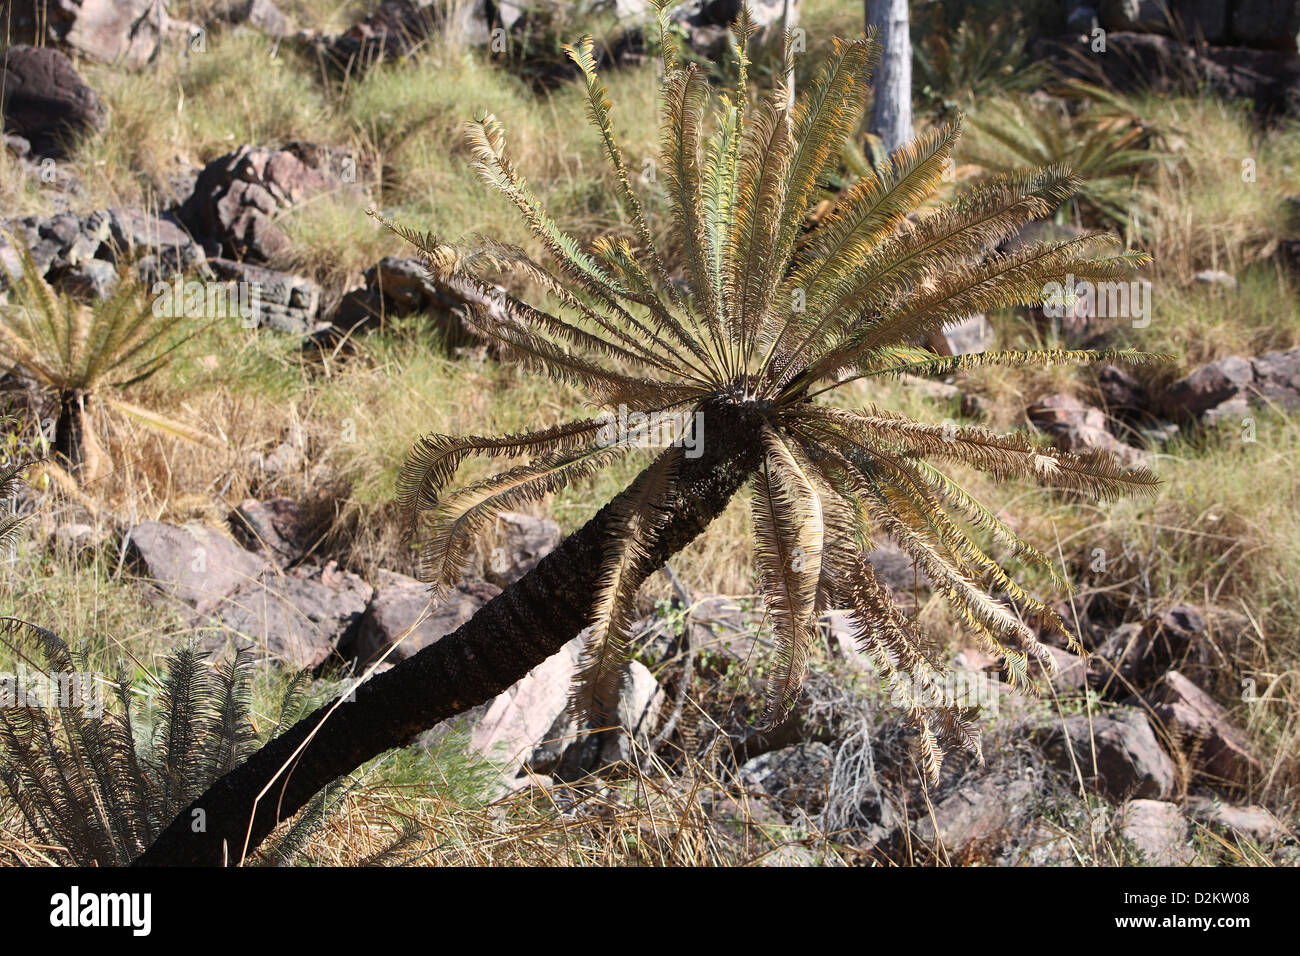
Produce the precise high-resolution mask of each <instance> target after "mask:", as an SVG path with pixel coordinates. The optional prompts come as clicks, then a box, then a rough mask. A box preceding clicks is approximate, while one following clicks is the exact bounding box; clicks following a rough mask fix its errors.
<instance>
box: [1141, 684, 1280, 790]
mask: <svg viewBox="0 0 1300 956" xmlns="http://www.w3.org/2000/svg"><path fill="white" fill-rule="evenodd" d="M1148 700H1149V701H1150V703H1151V704H1152V710H1153V712H1154V714H1155V717H1156V720H1157V721H1158V722H1159V723H1160V724H1162V725H1163V726H1164V728H1165V729H1166V731H1167V732H1168V733H1169V734H1170V735H1171V736H1172V737H1173V738H1174V740H1175V741H1176V743H1177V744H1178V747H1179V749H1180V750H1182V751H1183V752H1184V753H1185V754H1186V755H1187V756H1188V757H1189V758H1191V760H1192V762H1193V763H1194V765H1195V766H1196V767H1197V768H1198V769H1199V770H1200V771H1201V772H1202V773H1205V774H1207V775H1209V776H1210V777H1213V778H1214V779H1215V780H1216V781H1219V782H1223V783H1230V784H1237V785H1244V784H1246V783H1247V782H1248V781H1249V780H1250V778H1251V777H1252V776H1253V775H1256V774H1258V773H1259V772H1260V770H1261V769H1262V768H1261V766H1260V762H1259V759H1258V758H1257V757H1255V755H1254V754H1252V753H1251V751H1250V745H1249V743H1248V742H1247V739H1246V735H1245V733H1244V732H1243V731H1242V730H1241V729H1240V728H1239V727H1238V726H1237V725H1236V724H1234V723H1233V721H1232V719H1231V717H1230V716H1229V715H1228V711H1227V709H1226V708H1225V707H1223V706H1222V705H1221V704H1219V703H1218V702H1217V701H1216V700H1214V699H1213V698H1212V697H1210V695H1209V694H1207V693H1205V691H1203V690H1201V689H1200V688H1199V687H1197V686H1196V685H1195V684H1193V683H1192V682H1191V681H1190V680H1188V679H1187V678H1186V677H1184V676H1183V675H1182V674H1180V673H1179V672H1178V671H1169V672H1168V673H1167V674H1165V675H1164V677H1163V678H1162V679H1161V681H1160V683H1159V684H1157V685H1156V687H1155V689H1154V690H1153V691H1152V692H1151V694H1150V695H1149V696H1148Z"/></svg>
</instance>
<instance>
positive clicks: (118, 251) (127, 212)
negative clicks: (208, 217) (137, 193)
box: [102, 207, 205, 279]
mask: <svg viewBox="0 0 1300 956" xmlns="http://www.w3.org/2000/svg"><path fill="white" fill-rule="evenodd" d="M102 215H103V216H104V217H105V218H106V219H107V222H108V230H109V236H110V238H111V242H110V244H109V251H110V254H111V255H112V256H113V257H114V258H115V259H117V258H119V257H124V256H125V257H130V258H137V257H139V256H141V255H149V256H152V257H153V258H154V262H155V263H156V265H155V266H154V268H153V270H152V277H154V278H159V279H163V278H168V277H170V276H173V275H177V274H180V273H187V272H191V271H193V270H195V269H197V268H199V267H201V266H202V265H203V261H204V259H205V256H204V254H203V248H202V247H201V246H200V245H199V244H198V243H197V242H195V241H194V240H193V239H192V238H191V237H190V235H189V234H188V233H187V232H186V231H185V230H184V229H183V228H182V227H181V225H180V223H179V222H178V221H177V220H176V218H175V217H174V216H173V215H171V214H170V213H162V214H161V215H153V214H152V213H147V212H144V211H143V210H140V209H124V208H120V207H118V208H112V209H108V210H106V211H105V212H104V213H103V214H102Z"/></svg>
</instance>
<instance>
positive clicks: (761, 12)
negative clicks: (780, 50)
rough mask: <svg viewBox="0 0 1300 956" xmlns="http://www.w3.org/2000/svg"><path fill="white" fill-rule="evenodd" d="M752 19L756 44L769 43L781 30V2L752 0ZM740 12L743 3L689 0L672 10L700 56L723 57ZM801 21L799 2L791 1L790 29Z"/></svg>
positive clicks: (738, 0)
mask: <svg viewBox="0 0 1300 956" xmlns="http://www.w3.org/2000/svg"><path fill="white" fill-rule="evenodd" d="M749 7H750V16H751V18H752V19H753V22H754V26H756V27H758V33H757V34H756V35H755V38H754V41H752V42H754V43H755V44H756V45H757V44H763V43H767V42H769V41H770V40H772V39H773V38H774V37H775V36H776V35H777V34H778V33H779V32H780V29H781V17H782V12H783V8H784V4H783V2H782V0H750V3H749ZM739 13H740V0H688V2H686V3H683V4H681V5H680V6H677V7H675V8H673V9H672V11H671V13H670V16H671V17H672V20H673V22H674V23H677V24H680V25H681V27H682V29H684V30H685V31H686V42H687V43H689V44H690V46H691V48H692V49H694V50H695V52H696V53H698V54H700V55H701V56H707V57H720V56H722V55H723V54H724V53H725V50H726V44H727V37H728V34H729V31H730V28H731V24H732V23H734V22H735V20H736V17H737V15H738V14H739ZM798 22H799V3H798V0H790V26H791V27H792V28H793V27H794V26H796V25H797V24H798Z"/></svg>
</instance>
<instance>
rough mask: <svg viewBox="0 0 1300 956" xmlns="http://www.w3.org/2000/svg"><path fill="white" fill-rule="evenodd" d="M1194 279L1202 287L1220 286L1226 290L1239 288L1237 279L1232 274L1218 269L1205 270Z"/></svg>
mask: <svg viewBox="0 0 1300 956" xmlns="http://www.w3.org/2000/svg"><path fill="white" fill-rule="evenodd" d="M1194 278H1195V279H1196V281H1197V282H1199V283H1201V284H1202V285H1211V286H1219V287H1220V288H1224V289H1235V288H1237V277H1236V276H1234V275H1233V274H1232V273H1231V272H1223V271H1221V270H1218V269H1205V270H1203V271H1201V272H1198V273H1196V275H1195V276H1194Z"/></svg>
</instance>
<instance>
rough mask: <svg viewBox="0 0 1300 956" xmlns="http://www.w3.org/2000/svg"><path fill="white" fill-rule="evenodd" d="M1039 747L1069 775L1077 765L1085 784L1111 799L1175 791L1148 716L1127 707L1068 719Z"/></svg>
mask: <svg viewBox="0 0 1300 956" xmlns="http://www.w3.org/2000/svg"><path fill="white" fill-rule="evenodd" d="M1043 750H1044V753H1045V754H1046V756H1047V758H1048V759H1049V760H1050V761H1051V762H1052V764H1054V765H1055V766H1056V767H1057V769H1059V770H1061V771H1062V772H1063V773H1066V774H1068V775H1069V777H1070V778H1071V779H1074V778H1075V775H1076V763H1077V772H1078V773H1079V774H1081V775H1082V777H1083V780H1084V782H1085V783H1086V784H1087V785H1088V786H1089V787H1091V788H1093V789H1095V790H1097V791H1098V792H1100V793H1102V794H1104V795H1105V796H1107V797H1109V798H1111V799H1112V800H1121V799H1124V798H1126V797H1141V798H1150V799H1157V800H1159V799H1164V798H1166V797H1168V796H1169V795H1170V794H1171V793H1173V789H1174V780H1175V771H1174V763H1173V761H1172V760H1171V759H1170V758H1169V755H1168V754H1166V753H1165V752H1164V750H1162V749H1161V747H1160V744H1159V742H1158V741H1157V740H1156V735H1155V732H1154V731H1153V730H1152V729H1151V724H1150V723H1149V722H1148V721H1147V718H1146V715H1145V714H1144V713H1142V712H1141V711H1139V710H1136V709H1134V708H1131V707H1119V708H1115V709H1114V710H1111V711H1107V712H1106V713H1104V714H1093V715H1092V716H1091V718H1089V716H1088V715H1087V714H1081V715H1079V716H1077V717H1070V718H1068V719H1067V720H1066V721H1065V722H1064V723H1063V724H1062V725H1060V726H1057V727H1056V728H1054V729H1053V730H1052V731H1051V732H1050V733H1049V734H1048V736H1047V739H1046V741H1045V743H1044V747H1043ZM1094 767H1095V770H1094Z"/></svg>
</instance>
